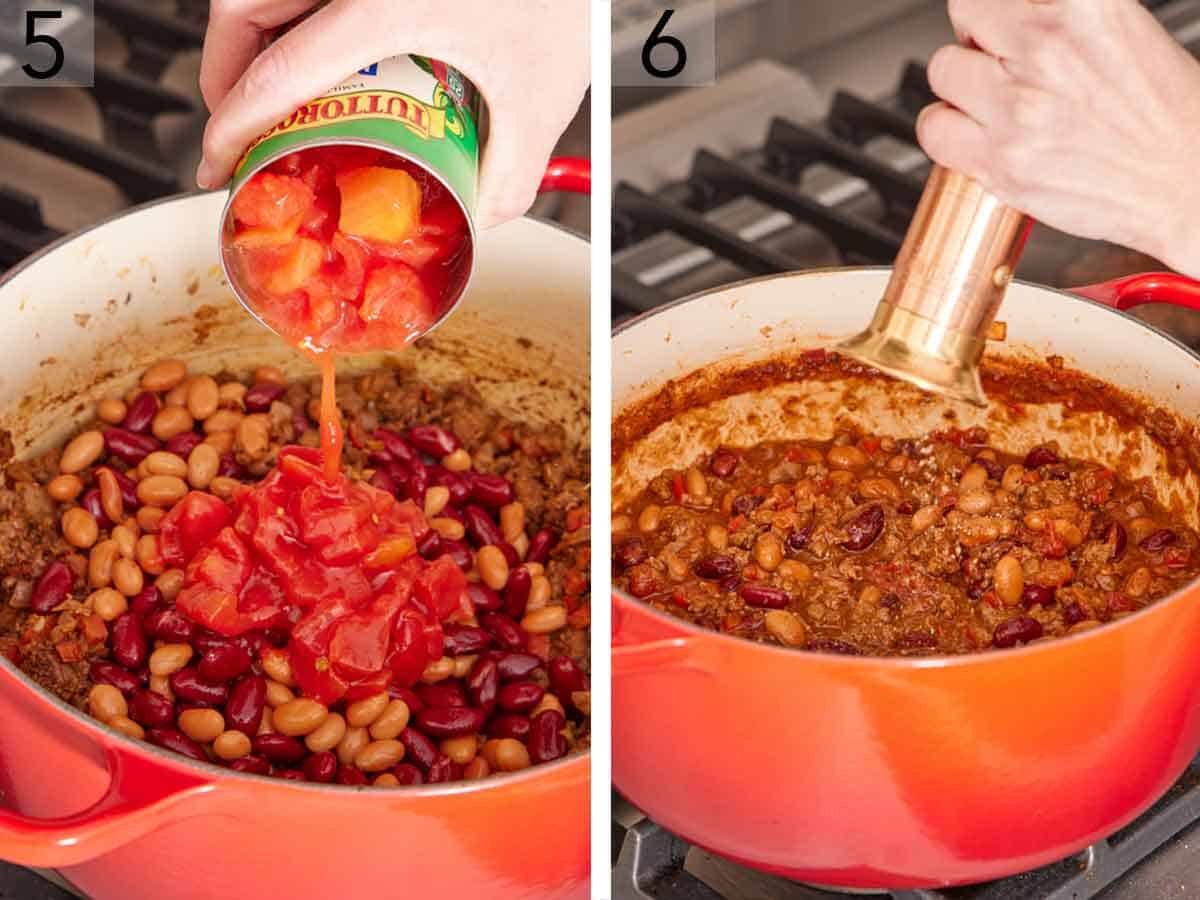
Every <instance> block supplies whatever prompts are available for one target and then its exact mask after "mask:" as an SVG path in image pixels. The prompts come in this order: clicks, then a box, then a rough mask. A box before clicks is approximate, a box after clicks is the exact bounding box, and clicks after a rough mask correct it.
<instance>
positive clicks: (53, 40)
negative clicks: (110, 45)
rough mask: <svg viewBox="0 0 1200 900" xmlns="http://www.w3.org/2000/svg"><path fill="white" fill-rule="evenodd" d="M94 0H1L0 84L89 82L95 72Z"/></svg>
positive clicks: (80, 83) (26, 85) (86, 85)
mask: <svg viewBox="0 0 1200 900" xmlns="http://www.w3.org/2000/svg"><path fill="white" fill-rule="evenodd" d="M92 3H93V0H17V2H3V0H0V36H2V37H4V48H5V51H6V52H0V86H22V87H36V86H38V85H53V86H62V85H77V86H84V87H90V86H91V85H92V84H93V75H94V72H95V55H96V39H95V34H96V32H95V19H94V18H93V14H92V12H93V11H92Z"/></svg>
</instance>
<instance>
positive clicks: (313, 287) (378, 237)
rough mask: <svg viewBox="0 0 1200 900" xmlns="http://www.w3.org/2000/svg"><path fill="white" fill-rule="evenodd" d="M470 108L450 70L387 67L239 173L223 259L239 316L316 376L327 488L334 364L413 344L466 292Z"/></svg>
mask: <svg viewBox="0 0 1200 900" xmlns="http://www.w3.org/2000/svg"><path fill="white" fill-rule="evenodd" d="M479 109H480V101H479V94H478V92H477V91H476V89H475V88H474V86H473V85H472V84H470V82H468V81H467V80H466V79H465V78H464V77H463V76H462V75H461V73H459V72H458V71H457V70H455V69H453V68H450V67H448V66H446V65H445V64H444V63H441V62H439V61H437V60H431V59H426V58H424V57H420V56H407V55H405V56H395V57H391V58H389V59H386V60H383V61H382V62H379V63H377V64H375V65H373V66H370V67H368V68H366V69H363V70H362V71H360V72H357V73H355V74H354V75H353V76H351V77H350V78H348V79H346V80H345V81H343V82H342V83H341V84H339V85H337V86H336V87H335V88H333V89H332V90H331V91H329V93H327V94H325V95H324V96H321V97H318V98H316V99H315V100H313V101H311V102H310V103H308V104H305V105H304V106H302V107H301V108H300V109H298V110H296V111H295V112H294V113H292V114H291V115H290V116H288V117H287V118H286V119H285V120H284V121H282V122H280V123H279V124H278V125H276V126H275V127H274V128H272V129H271V130H270V131H268V132H267V133H266V134H264V135H262V136H261V137H260V138H259V139H258V140H257V141H256V142H255V143H254V144H253V145H251V147H250V148H249V149H248V150H247V151H246V153H245V155H244V156H243V158H242V160H241V162H240V163H239V164H238V167H237V170H236V171H235V173H234V178H233V182H232V186H231V190H230V196H229V202H228V204H227V206H226V209H225V213H224V216H223V225H222V230H221V254H220V257H221V262H222V265H223V267H224V269H225V273H226V277H227V279H228V281H229V284H230V286H231V288H232V289H233V291H234V293H235V295H236V296H237V297H238V299H239V301H240V302H241V303H242V305H243V306H245V307H246V309H247V310H248V311H249V312H250V313H251V314H252V315H253V316H255V318H257V319H258V320H259V321H261V322H262V323H263V324H265V325H266V326H267V327H268V328H270V329H271V330H273V331H275V332H276V333H277V334H279V335H280V336H281V337H282V338H283V339H284V340H286V341H287V342H288V343H290V344H293V345H294V346H297V347H299V348H300V349H302V350H304V351H305V352H306V353H308V354H309V355H310V356H311V357H312V358H313V360H314V362H316V363H317V365H318V366H319V367H320V369H321V372H322V378H323V385H324V389H323V391H322V408H323V414H322V425H321V431H322V446H323V448H324V450H325V472H326V476H327V478H328V479H329V480H332V479H333V477H334V475H335V474H336V473H337V469H338V460H339V458H340V447H341V440H342V436H341V429H340V426H339V424H338V418H337V411H336V408H335V405H334V394H333V378H334V354H336V353H354V352H366V351H371V350H385V349H396V348H399V347H401V346H404V345H405V344H408V343H411V342H412V341H414V340H416V339H417V338H418V337H420V336H421V335H422V334H425V333H426V332H427V331H429V330H430V329H431V328H433V327H434V326H435V325H436V324H437V323H438V322H439V321H441V320H442V319H443V318H444V317H445V316H446V315H447V314H448V313H449V312H450V311H451V309H453V308H454V306H455V305H456V304H457V302H458V300H459V299H460V298H461V297H462V295H463V293H464V291H465V290H466V287H467V284H468V282H469V281H470V277H471V272H472V268H473V265H474V252H473V244H474V223H473V219H472V217H473V213H474V208H475V199H476V187H477V182H478V171H479V136H478V127H477V122H478V118H479Z"/></svg>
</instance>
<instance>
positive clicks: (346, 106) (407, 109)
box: [230, 55, 480, 220]
mask: <svg viewBox="0 0 1200 900" xmlns="http://www.w3.org/2000/svg"><path fill="white" fill-rule="evenodd" d="M479 109H480V97H479V92H478V91H477V90H476V88H475V86H474V85H473V84H471V82H470V81H468V80H467V79H466V78H465V77H464V76H463V75H462V73H461V72H459V71H458V70H457V69H454V68H452V67H450V66H448V65H446V64H445V63H443V62H440V61H438V60H435V59H429V58H427V57H423V56H410V55H403V56H392V57H389V58H388V59H385V60H382V61H381V62H378V63H376V64H375V65H372V66H369V67H367V68H365V69H362V70H361V71H359V72H356V73H355V74H354V75H352V76H350V77H349V78H347V79H346V80H345V81H343V82H342V83H341V84H339V85H337V86H336V87H335V88H333V89H332V90H330V91H329V92H328V93H326V94H324V95H322V96H320V97H317V98H316V99H315V100H312V101H310V102H308V103H306V104H304V105H303V106H301V107H300V108H299V109H297V110H296V111H295V112H293V113H292V114H291V115H290V116H288V117H287V118H286V119H284V120H283V121H282V122H280V123H279V124H278V125H276V126H274V127H273V128H271V129H270V130H269V131H267V132H266V133H265V134H263V135H262V136H260V137H259V138H258V139H257V140H256V141H255V142H254V143H253V144H251V145H250V147H249V149H247V151H246V153H245V155H244V156H243V157H242V159H241V161H240V162H239V163H238V165H237V167H236V169H235V172H234V177H233V182H232V184H231V185H230V187H231V191H230V196H232V195H233V194H235V193H236V192H237V190H238V188H239V187H241V185H242V184H243V183H244V182H245V181H246V180H247V179H248V178H249V177H250V176H252V175H253V174H254V173H255V172H257V171H258V170H259V169H261V168H262V167H263V166H264V165H266V164H268V163H270V162H272V161H274V160H276V159H279V158H280V157H281V156H284V155H286V154H288V153H291V152H293V151H297V150H302V149H304V148H305V147H310V146H315V145H327V144H338V143H359V144H370V145H374V146H378V147H380V148H382V149H385V150H389V151H391V152H394V153H399V154H400V155H402V156H405V157H408V158H409V159H411V160H413V161H414V162H416V163H417V164H419V165H421V166H422V167H423V168H427V169H429V170H430V171H431V172H433V173H434V174H435V175H436V176H438V177H439V179H440V180H441V181H442V182H443V183H445V185H446V186H447V187H448V188H449V189H450V190H451V192H452V193H453V194H454V195H455V196H456V197H457V198H458V201H459V203H460V204H461V205H462V207H463V210H464V212H465V213H466V214H467V218H468V219H469V220H473V219H474V214H475V206H476V192H477V189H478V182H479Z"/></svg>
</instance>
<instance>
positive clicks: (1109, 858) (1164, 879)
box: [613, 758, 1200, 900]
mask: <svg viewBox="0 0 1200 900" xmlns="http://www.w3.org/2000/svg"><path fill="white" fill-rule="evenodd" d="M614 802H616V801H615V798H614ZM1197 823H1200V758H1198V759H1196V760H1194V761H1193V762H1192V765H1191V766H1190V767H1189V768H1188V769H1187V771H1186V772H1185V773H1184V774H1183V776H1182V777H1181V778H1180V779H1179V780H1178V781H1177V782H1176V783H1175V784H1174V785H1173V786H1172V787H1171V789H1170V790H1169V791H1167V793H1166V795H1165V796H1163V798H1162V799H1161V800H1159V801H1158V802H1157V803H1156V804H1154V806H1152V807H1151V808H1150V809H1149V810H1147V811H1146V812H1145V813H1143V814H1142V815H1141V816H1139V817H1138V818H1137V819H1135V820H1134V821H1133V822H1131V823H1130V824H1129V825H1127V826H1126V827H1125V828H1123V829H1121V830H1120V831H1118V832H1117V833H1116V834H1114V835H1113V836H1112V837H1110V838H1108V839H1107V840H1105V841H1101V842H1100V843H1098V844H1093V845H1092V846H1091V847H1088V848H1087V849H1086V850H1084V851H1083V852H1082V853H1078V854H1076V855H1075V856H1072V857H1069V858H1068V859H1064V860H1061V861H1059V862H1057V863H1053V864H1051V865H1048V866H1044V867H1042V868H1040V869H1035V870H1034V871H1032V872H1026V873H1024V874H1022V875H1017V876H1014V877H1012V878H1004V879H1001V880H999V881H992V882H988V883H986V884H980V885H972V886H969V887H960V888H947V889H943V890H898V891H890V892H889V891H883V892H878V893H876V894H875V896H878V897H882V898H889V900H1089V898H1092V897H1099V896H1101V894H1104V896H1105V897H1116V896H1118V894H1119V896H1121V897H1123V898H1124V897H1128V898H1139V900H1140V898H1150V897H1179V898H1184V897H1195V896H1200V860H1195V861H1193V863H1192V864H1191V865H1187V864H1184V865H1182V866H1180V865H1177V864H1176V863H1175V862H1172V861H1168V860H1167V858H1166V857H1165V856H1164V854H1168V853H1169V852H1170V850H1171V848H1172V846H1174V845H1178V844H1180V843H1181V840H1182V836H1183V835H1184V833H1185V832H1189V833H1190V832H1192V831H1196V832H1197V833H1200V825H1198V824H1197ZM1177 836H1179V837H1180V838H1181V840H1174V839H1175V838H1177ZM689 852H692V853H699V852H702V851H699V850H697V849H695V848H692V847H691V846H690V845H689V844H688V843H687V842H686V841H684V840H682V839H681V838H679V837H677V836H675V835H673V834H672V833H671V832H669V831H667V830H666V829H665V828H661V827H659V826H658V825H656V824H655V823H654V822H652V821H650V820H649V819H643V820H641V821H640V822H638V823H637V824H635V825H632V826H631V827H629V828H624V827H622V826H620V825H618V824H616V823H614V824H613V853H614V860H613V862H614V868H613V900H740V898H741V897H743V896H747V897H755V898H758V897H770V898H772V900H837V898H839V897H845V896H847V894H846V893H843V892H837V891H835V890H831V889H824V888H817V887H812V886H809V885H802V884H797V883H796V882H791V881H787V880H785V879H782V878H777V877H775V876H770V875H766V874H764V873H761V872H755V871H753V870H750V869H746V868H744V867H742V866H737V865H735V864H733V863H729V862H726V861H724V860H718V859H717V858H715V857H711V856H709V861H710V865H708V866H705V867H704V868H705V870H706V871H710V872H714V873H716V875H715V876H711V877H712V879H713V880H715V881H719V882H720V886H721V887H722V888H723V889H725V890H726V891H727V893H721V892H720V891H718V890H717V889H715V888H714V886H712V885H710V884H708V883H706V882H705V881H703V880H701V878H699V877H697V875H695V874H693V873H692V872H691V871H688V869H687V868H685V865H687V863H688V854H689ZM1192 855H1194V853H1193V854H1192ZM1168 868H1169V869H1170V871H1167V870H1168ZM728 891H735V893H729V892H728ZM742 891H744V893H742Z"/></svg>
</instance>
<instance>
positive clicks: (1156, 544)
mask: <svg viewBox="0 0 1200 900" xmlns="http://www.w3.org/2000/svg"><path fill="white" fill-rule="evenodd" d="M1177 540H1179V535H1177V534H1176V533H1175V532H1174V531H1172V530H1171V529H1170V528H1160V529H1159V530H1158V531H1155V532H1154V533H1153V534H1150V535H1149V536H1147V537H1144V538H1142V542H1141V543H1140V544H1138V547H1140V548H1141V549H1142V550H1145V551H1146V552H1147V553H1158V552H1159V551H1160V550H1163V549H1165V548H1167V547H1170V546H1171V545H1172V544H1174V543H1175V542H1176V541H1177Z"/></svg>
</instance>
